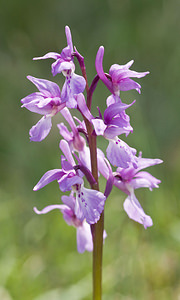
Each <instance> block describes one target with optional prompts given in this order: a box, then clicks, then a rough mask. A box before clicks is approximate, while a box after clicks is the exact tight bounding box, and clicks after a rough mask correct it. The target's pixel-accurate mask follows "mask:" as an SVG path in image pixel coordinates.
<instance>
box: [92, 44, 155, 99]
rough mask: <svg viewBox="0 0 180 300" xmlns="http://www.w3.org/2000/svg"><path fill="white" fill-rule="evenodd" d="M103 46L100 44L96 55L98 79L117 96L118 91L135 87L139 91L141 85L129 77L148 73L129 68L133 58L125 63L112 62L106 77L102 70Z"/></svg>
mask: <svg viewBox="0 0 180 300" xmlns="http://www.w3.org/2000/svg"><path fill="white" fill-rule="evenodd" d="M103 56H104V47H103V46H101V47H100V48H99V50H98V52H97V55H96V62H95V65H96V71H97V73H98V75H99V77H100V79H101V80H102V81H103V82H104V84H105V85H106V86H107V88H108V89H109V90H110V92H111V93H112V94H114V95H118V96H119V91H128V90H132V89H136V90H137V91H138V92H139V93H140V89H141V86H140V84H139V83H137V82H135V81H134V80H132V79H130V78H131V77H136V78H141V77H144V76H146V75H147V74H149V72H135V71H132V70H129V68H130V67H131V65H132V64H133V62H134V61H133V60H131V61H130V62H128V63H127V64H125V65H118V64H114V65H112V66H111V67H110V69H109V77H110V79H111V80H109V79H108V78H107V76H106V75H105V73H104V70H103Z"/></svg>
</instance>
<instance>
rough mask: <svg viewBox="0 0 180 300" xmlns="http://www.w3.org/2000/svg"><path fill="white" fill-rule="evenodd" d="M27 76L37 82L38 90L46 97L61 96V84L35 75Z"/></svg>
mask: <svg viewBox="0 0 180 300" xmlns="http://www.w3.org/2000/svg"><path fill="white" fill-rule="evenodd" d="M27 78H28V79H29V80H30V81H31V82H32V83H34V84H35V86H36V87H37V88H38V90H39V91H40V92H41V93H42V94H43V95H44V96H45V97H47V98H48V97H50V98H52V97H59V98H60V97H61V92H60V88H59V86H58V85H57V84H56V83H54V82H52V81H49V80H46V79H39V78H35V77H33V76H27Z"/></svg>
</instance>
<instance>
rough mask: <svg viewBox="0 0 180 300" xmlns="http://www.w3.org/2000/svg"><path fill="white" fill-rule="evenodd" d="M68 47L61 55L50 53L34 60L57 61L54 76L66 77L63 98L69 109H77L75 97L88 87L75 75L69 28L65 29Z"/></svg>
mask: <svg viewBox="0 0 180 300" xmlns="http://www.w3.org/2000/svg"><path fill="white" fill-rule="evenodd" d="M65 32H66V38H67V47H66V48H64V49H63V50H62V52H61V54H58V53H56V52H49V53H47V54H45V55H44V56H42V57H35V58H34V60H38V59H47V58H53V59H55V60H56V61H55V62H54V63H53V64H52V66H51V67H52V74H53V76H55V75H56V74H58V73H61V72H62V73H63V75H64V76H65V77H66V80H65V83H64V85H63V88H62V94H61V98H62V99H63V101H65V102H66V106H67V107H69V108H76V107H77V103H76V100H75V97H74V96H75V95H77V94H79V93H82V92H83V91H84V89H85V86H86V81H85V79H84V77H82V76H80V75H77V74H75V73H74V72H75V64H74V62H73V56H72V54H73V43H72V37H71V31H70V29H69V27H68V26H66V27H65Z"/></svg>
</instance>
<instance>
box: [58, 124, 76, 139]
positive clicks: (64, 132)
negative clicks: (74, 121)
mask: <svg viewBox="0 0 180 300" xmlns="http://www.w3.org/2000/svg"><path fill="white" fill-rule="evenodd" d="M57 127H58V128H59V133H60V135H62V137H63V138H64V139H65V140H66V141H68V142H70V141H72V139H73V134H72V133H71V132H69V130H68V129H67V127H66V126H65V125H64V123H60V124H57Z"/></svg>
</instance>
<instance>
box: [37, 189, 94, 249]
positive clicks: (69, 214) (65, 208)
mask: <svg viewBox="0 0 180 300" xmlns="http://www.w3.org/2000/svg"><path fill="white" fill-rule="evenodd" d="M61 199H62V202H63V204H56V205H49V206H47V207H45V208H44V209H43V210H41V211H39V210H38V209H37V208H36V207H34V211H35V213H37V214H46V213H48V212H50V211H51V210H53V209H59V210H60V211H61V212H62V214H63V217H64V220H65V222H66V223H67V224H68V225H70V226H74V227H75V228H76V238H77V250H78V252H79V253H83V252H84V251H85V250H87V251H92V250H93V241H92V234H91V228H90V225H89V224H88V223H87V222H86V220H82V221H81V220H79V219H78V217H77V216H76V213H75V203H76V199H75V198H74V197H73V195H72V194H71V195H70V196H65V195H64V196H62V198H61Z"/></svg>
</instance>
